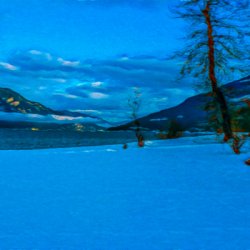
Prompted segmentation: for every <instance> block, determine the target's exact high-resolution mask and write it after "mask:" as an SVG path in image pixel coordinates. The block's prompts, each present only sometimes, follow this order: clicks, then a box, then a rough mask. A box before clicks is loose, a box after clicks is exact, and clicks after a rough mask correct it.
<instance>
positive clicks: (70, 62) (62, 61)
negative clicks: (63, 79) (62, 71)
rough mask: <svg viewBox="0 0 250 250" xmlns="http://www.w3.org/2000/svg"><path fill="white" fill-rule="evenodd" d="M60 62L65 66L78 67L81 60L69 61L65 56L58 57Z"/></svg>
mask: <svg viewBox="0 0 250 250" xmlns="http://www.w3.org/2000/svg"><path fill="white" fill-rule="evenodd" d="M57 61H58V62H59V63H61V65H63V66H68V67H76V66H79V65H80V61H69V60H64V59H63V58H61V57H59V58H58V59H57Z"/></svg>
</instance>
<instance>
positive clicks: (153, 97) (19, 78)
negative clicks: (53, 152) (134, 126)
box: [0, 0, 195, 122]
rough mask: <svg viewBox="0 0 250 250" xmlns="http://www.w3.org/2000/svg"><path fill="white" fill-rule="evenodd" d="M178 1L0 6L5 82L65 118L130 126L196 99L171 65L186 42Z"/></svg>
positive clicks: (0, 77)
mask: <svg viewBox="0 0 250 250" xmlns="http://www.w3.org/2000/svg"><path fill="white" fill-rule="evenodd" d="M176 1H178V0H134V1H131V0H54V1H51V0H43V1H41V0H11V1H10V0H0V20H1V23H0V31H1V32H0V82H1V87H8V88H11V89H12V90H14V91H17V92H18V93H20V94H22V95H23V96H24V97H26V98H28V99H30V100H33V101H38V102H41V103H42V104H44V105H46V106H48V107H50V108H53V109H57V110H65V109H66V110H77V111H78V112H84V113H90V114H92V115H98V116H101V117H102V118H104V119H107V120H108V121H111V122H112V121H113V122H122V121H125V120H129V119H130V109H129V107H128V99H129V98H131V96H133V92H134V90H135V89H139V90H140V92H141V96H140V99H141V103H142V104H141V109H140V111H139V114H138V115H139V116H142V115H145V114H148V113H151V112H155V111H159V110H162V109H165V108H167V107H171V106H174V105H177V104H179V103H180V102H182V101H184V100H185V99H186V98H187V97H189V96H191V95H193V94H195V90H194V89H193V86H192V85H191V84H190V83H189V81H184V82H182V83H181V84H180V83H177V81H176V78H177V77H178V71H179V66H180V65H178V64H177V63H176V62H173V61H171V60H168V59H167V58H168V57H169V56H170V55H171V54H172V53H173V52H174V51H175V50H177V49H180V48H181V47H182V46H183V44H184V41H183V39H181V37H182V32H180V30H181V29H182V28H183V26H184V23H182V21H181V20H179V19H175V18H173V15H172V14H171V13H170V11H169V8H171V6H172V5H173V4H174V3H176Z"/></svg>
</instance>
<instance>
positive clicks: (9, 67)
mask: <svg viewBox="0 0 250 250" xmlns="http://www.w3.org/2000/svg"><path fill="white" fill-rule="evenodd" d="M0 67H2V68H3V69H6V70H11V71H16V70H17V69H18V67H16V66H14V65H12V64H10V63H6V62H0Z"/></svg>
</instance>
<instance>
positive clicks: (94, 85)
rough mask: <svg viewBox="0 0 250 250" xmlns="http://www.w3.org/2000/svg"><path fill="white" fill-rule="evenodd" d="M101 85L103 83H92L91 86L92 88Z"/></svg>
mask: <svg viewBox="0 0 250 250" xmlns="http://www.w3.org/2000/svg"><path fill="white" fill-rule="evenodd" d="M102 85H103V82H92V83H91V86H92V87H94V88H98V87H101V86H102Z"/></svg>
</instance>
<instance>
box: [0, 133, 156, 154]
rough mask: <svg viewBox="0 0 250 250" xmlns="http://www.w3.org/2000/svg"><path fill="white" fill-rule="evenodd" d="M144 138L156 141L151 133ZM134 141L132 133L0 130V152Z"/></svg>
mask: <svg viewBox="0 0 250 250" xmlns="http://www.w3.org/2000/svg"><path fill="white" fill-rule="evenodd" d="M144 136H145V139H146V140H154V139H156V137H155V134H154V133H152V132H145V133H144ZM134 141H136V137H135V133H134V132H133V131H103V132H77V131H60V130H48V131H46V130H40V131H31V130H27V129H0V150H17V149H20V150H21V149H43V148H65V147H81V146H98V145H111V144H124V143H129V142H134Z"/></svg>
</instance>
